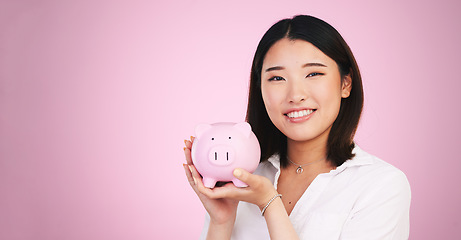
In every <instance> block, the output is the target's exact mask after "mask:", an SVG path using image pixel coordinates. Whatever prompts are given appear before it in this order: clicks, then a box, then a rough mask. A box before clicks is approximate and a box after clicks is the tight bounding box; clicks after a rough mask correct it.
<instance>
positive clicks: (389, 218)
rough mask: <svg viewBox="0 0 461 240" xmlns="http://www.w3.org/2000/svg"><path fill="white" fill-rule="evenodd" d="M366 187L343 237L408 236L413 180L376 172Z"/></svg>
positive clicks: (400, 174)
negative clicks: (410, 182) (411, 182)
mask: <svg viewBox="0 0 461 240" xmlns="http://www.w3.org/2000/svg"><path fill="white" fill-rule="evenodd" d="M375 177H376V179H377V181H372V183H371V184H370V185H369V186H367V187H366V188H365V190H364V191H363V193H362V194H361V196H360V198H359V199H358V200H357V202H356V203H355V204H354V207H353V209H352V212H351V214H350V216H349V218H348V220H347V221H346V222H345V224H344V226H343V230H342V232H341V236H340V239H341V240H349V239H354V240H360V239H363V240H365V239H366V240H373V239H380V240H383V239H392V240H400V239H408V237H409V230H410V220H409V210H410V201H411V191H410V184H409V182H408V179H407V178H406V176H405V174H404V173H403V172H401V171H400V170H397V169H393V171H392V173H390V174H389V172H387V173H386V174H383V175H379V176H375Z"/></svg>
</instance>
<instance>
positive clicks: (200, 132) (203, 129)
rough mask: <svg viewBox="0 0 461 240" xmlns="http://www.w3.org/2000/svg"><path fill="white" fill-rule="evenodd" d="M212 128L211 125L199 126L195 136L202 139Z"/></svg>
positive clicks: (196, 128)
mask: <svg viewBox="0 0 461 240" xmlns="http://www.w3.org/2000/svg"><path fill="white" fill-rule="evenodd" d="M210 128H211V125H210V124H204V123H202V124H199V125H197V126H196V127H195V136H196V137H201V136H202V135H203V134H204V133H205V132H206V131H208V129H210Z"/></svg>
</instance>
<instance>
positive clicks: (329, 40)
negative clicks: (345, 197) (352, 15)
mask: <svg viewBox="0 0 461 240" xmlns="http://www.w3.org/2000/svg"><path fill="white" fill-rule="evenodd" d="M282 38H288V39H290V40H297V39H299V40H304V41H307V42H310V43H311V44H313V45H314V46H315V47H317V48H318V49H319V50H320V51H322V52H323V53H324V54H325V55H327V56H328V57H330V58H331V59H333V60H334V61H335V62H336V64H337V65H338V68H339V72H340V75H341V79H344V76H345V75H347V74H350V76H351V78H352V90H351V93H350V96H349V97H348V98H343V99H342V100H341V107H340V109H339V114H338V117H337V118H336V120H335V121H334V123H333V126H332V128H331V131H330V135H329V136H328V142H327V158H328V159H329V160H330V161H331V162H332V163H333V164H334V165H336V166H339V165H341V164H343V163H344V162H345V161H346V160H348V159H351V158H352V157H353V156H354V155H353V154H352V149H353V148H354V142H353V138H354V134H355V131H356V130H357V126H358V123H359V120H360V115H361V113H362V108H363V88H362V78H361V76H360V72H359V68H358V66H357V63H356V61H355V58H354V55H353V54H352V52H351V50H350V48H349V46H348V45H347V43H346V42H345V41H344V39H343V38H342V37H341V35H340V34H339V33H338V31H336V29H335V28H333V27H332V26H331V25H330V24H328V23H326V22H324V21H323V20H320V19H318V18H315V17H312V16H306V15H298V16H295V17H294V18H292V19H283V20H280V21H279V22H277V23H276V24H274V25H273V26H272V27H270V28H269V30H267V32H266V33H265V34H264V36H263V37H262V39H261V41H260V42H259V44H258V47H257V49H256V53H255V56H254V59H253V65H252V67H251V77H250V89H249V96H248V108H247V115H246V120H247V122H249V123H250V124H251V126H252V129H253V132H254V133H255V135H256V136H257V137H258V140H259V143H260V145H261V161H266V160H267V159H268V158H269V157H270V156H272V155H273V154H276V153H277V154H279V155H280V164H281V166H282V167H286V166H287V165H288V162H287V159H286V154H287V137H286V136H285V135H284V134H283V133H282V132H280V131H279V130H278V129H277V128H276V127H275V126H274V124H273V123H272V121H271V120H270V118H269V116H268V114H267V112H266V108H265V106H264V102H263V99H262V95H261V69H262V64H263V61H264V57H265V56H266V53H267V51H268V50H269V49H270V48H271V47H272V45H274V43H276V42H277V41H279V40H280V39H282Z"/></svg>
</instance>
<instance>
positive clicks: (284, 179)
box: [184, 15, 410, 240]
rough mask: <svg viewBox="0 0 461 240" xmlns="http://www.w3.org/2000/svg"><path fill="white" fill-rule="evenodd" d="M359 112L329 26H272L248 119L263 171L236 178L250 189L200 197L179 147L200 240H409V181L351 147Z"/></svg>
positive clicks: (256, 68)
mask: <svg viewBox="0 0 461 240" xmlns="http://www.w3.org/2000/svg"><path fill="white" fill-rule="evenodd" d="M362 106H363V90H362V82H361V77H360V72H359V69H358V66H357V63H356V61H355V59H354V56H353V55H352V52H351V51H350V49H349V47H348V45H347V44H346V42H345V41H344V40H343V38H342V37H341V36H340V34H339V33H338V32H337V31H336V30H335V29H334V28H333V27H332V26H330V25H329V24H328V23H326V22H324V21H322V20H320V19H318V18H315V17H311V16H303V15H301V16H296V17H294V18H292V19H284V20H281V21H279V22H277V23H276V24H274V25H273V26H272V27H271V28H270V29H269V30H268V31H267V32H266V33H265V35H264V36H263V38H262V39H261V41H260V43H259V45H258V48H257V50H256V53H255V57H254V60H253V65H252V70H251V79H250V92H249V101H248V111H247V121H248V122H249V123H250V124H251V126H252V128H253V131H254V132H255V134H256V136H257V137H258V140H259V142H260V145H261V163H260V164H259V166H258V169H257V170H256V172H255V173H253V174H250V173H248V172H246V171H244V170H243V169H236V170H235V171H234V175H235V176H236V177H237V178H239V179H240V180H241V181H243V182H245V183H247V184H248V187H246V188H237V187H235V186H234V185H233V184H231V183H228V184H226V185H224V186H222V187H217V188H214V189H208V188H205V187H204V186H203V183H202V181H201V177H200V174H199V173H198V172H197V170H196V169H195V167H194V166H193V165H192V161H191V157H190V149H191V145H192V142H193V138H191V141H187V140H186V142H185V143H186V147H185V148H184V151H185V155H186V160H187V164H185V165H184V167H185V171H186V175H187V178H188V180H189V182H190V184H191V186H192V188H193V189H194V191H195V192H196V193H197V195H198V197H199V198H200V200H201V201H202V203H203V205H204V207H205V209H206V210H207V212H208V215H207V219H206V223H205V227H204V231H203V234H202V238H205V236H206V237H207V239H231V238H232V239H269V238H271V239H367V240H370V239H408V235H409V207H410V186H409V184H408V181H407V178H406V177H405V175H404V174H403V173H402V172H401V171H400V170H398V169H396V168H395V167H393V166H391V165H390V164H388V163H386V162H384V161H382V160H380V159H378V158H376V157H374V156H372V155H370V154H368V153H366V152H364V151H363V150H361V149H360V148H359V147H358V146H357V145H356V144H355V143H354V142H353V137H354V134H355V131H356V129H357V125H358V122H359V119H360V115H361V111H362ZM261 212H262V214H263V217H262V216H261Z"/></svg>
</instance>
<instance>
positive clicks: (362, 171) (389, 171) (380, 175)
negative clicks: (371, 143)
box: [348, 146, 409, 185]
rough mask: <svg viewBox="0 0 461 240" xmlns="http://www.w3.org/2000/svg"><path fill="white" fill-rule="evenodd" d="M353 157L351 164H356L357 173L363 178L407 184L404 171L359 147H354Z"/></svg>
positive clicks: (376, 181)
mask: <svg viewBox="0 0 461 240" xmlns="http://www.w3.org/2000/svg"><path fill="white" fill-rule="evenodd" d="M354 153H355V157H354V158H353V159H351V160H348V161H350V162H351V165H357V166H358V169H357V174H358V176H362V177H363V178H366V179H370V180H374V181H372V182H373V183H387V184H389V183H400V184H403V185H409V183H408V179H407V177H406V175H405V173H404V172H402V171H401V170H400V169H398V168H396V167H395V166H393V165H391V164H389V163H388V162H386V161H384V160H382V159H380V158H378V157H376V156H374V155H372V154H369V153H367V152H365V151H364V150H362V149H361V148H360V147H358V146H356V147H355V149H354Z"/></svg>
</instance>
